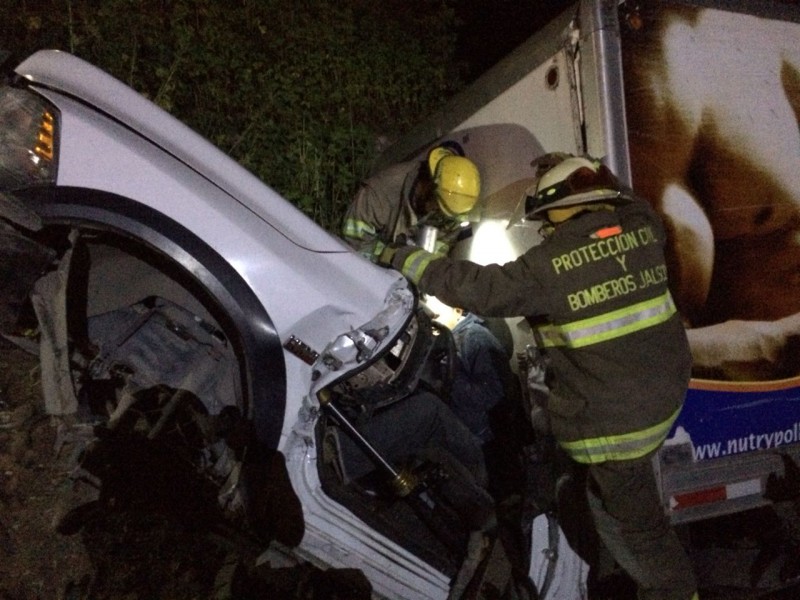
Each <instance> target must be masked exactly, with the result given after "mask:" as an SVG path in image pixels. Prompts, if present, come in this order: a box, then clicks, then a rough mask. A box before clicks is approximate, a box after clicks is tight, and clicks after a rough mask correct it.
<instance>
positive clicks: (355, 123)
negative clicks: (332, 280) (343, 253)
mask: <svg viewBox="0 0 800 600" xmlns="http://www.w3.org/2000/svg"><path fill="white" fill-rule="evenodd" d="M5 8H6V10H5V11H4V12H5V15H6V18H5V20H6V22H5V23H4V29H5V34H4V36H3V38H4V39H3V42H2V45H3V46H4V47H5V48H6V49H8V50H11V51H12V52H13V53H14V54H15V56H16V57H17V58H20V59H21V58H23V57H24V56H25V55H27V54H29V53H31V52H33V51H35V50H38V49H42V48H57V49H61V50H65V51H68V52H71V53H73V54H75V55H76V56H79V57H81V58H83V59H85V60H87V61H89V62H91V63H93V64H95V65H97V66H99V67H100V68H102V69H104V70H106V71H108V72H109V73H111V74H112V75H114V76H115V77H117V78H119V79H120V80H122V81H124V82H125V83H127V84H128V85H130V86H131V87H133V88H134V89H136V90H137V91H139V92H140V93H142V94H143V95H145V96H146V97H148V98H150V99H151V100H153V101H154V102H156V103H157V104H159V105H160V106H161V107H163V108H165V109H166V110H168V111H169V112H171V113H172V114H173V115H175V116H176V117H178V118H179V119H181V120H182V121H184V122H186V123H187V124H188V125H190V126H191V127H192V128H194V129H196V130H197V131H198V132H200V133H201V134H203V135H204V136H205V137H207V138H209V139H210V140H211V141H212V142H213V143H215V144H216V145H217V146H219V147H220V148H222V149H223V150H224V151H225V152H227V153H228V154H230V155H231V156H232V157H233V158H234V159H236V160H237V161H239V162H240V163H241V164H243V165H244V166H245V167H247V168H248V169H250V170H251V171H253V172H254V173H255V174H256V175H258V176H259V177H260V178H261V179H263V180H264V181H265V182H267V183H268V184H270V185H271V186H272V187H273V188H275V189H276V190H277V191H278V192H280V193H281V194H282V195H284V196H285V197H286V198H287V199H289V200H290V201H291V202H293V203H294V204H295V205H297V206H298V207H299V208H300V209H301V210H303V211H304V212H305V213H306V214H308V215H310V216H311V217H312V218H314V219H315V220H316V221H317V222H318V223H319V224H320V225H322V226H323V227H325V228H327V229H330V230H333V231H337V230H338V226H339V221H340V219H341V216H342V214H343V212H344V210H345V209H346V207H347V204H348V203H349V201H350V199H351V198H352V196H353V194H354V192H355V189H356V187H357V185H358V182H359V180H360V179H361V178H363V177H364V176H365V175H366V174H367V173H368V172H369V169H370V165H371V162H372V160H373V159H374V157H375V156H376V155H377V154H378V152H379V151H380V149H381V148H382V146H383V145H384V144H386V143H387V142H391V141H393V140H394V139H396V138H397V136H399V135H401V134H402V133H403V132H405V131H406V130H407V129H408V128H409V127H410V126H411V125H413V124H414V123H416V122H418V121H419V120H420V119H421V118H423V117H424V116H425V115H427V114H428V113H430V112H431V111H432V110H434V109H436V108H438V107H439V106H440V105H441V104H442V103H443V102H444V101H445V100H446V99H447V98H449V97H450V96H451V95H452V94H453V93H454V92H455V91H456V90H457V89H458V88H459V87H460V77H459V75H458V69H457V68H456V66H455V63H454V53H455V41H456V40H455V31H456V16H455V13H454V11H453V10H452V8H451V7H450V6H449V5H448V4H447V3H446V2H443V1H442V0H413V1H408V0H406V1H400V0H382V1H381V2H374V1H371V0H338V1H337V2H323V1H321V0H232V1H226V2H221V1H219V0H102V1H100V0H51V1H47V2H30V1H29V0H28V1H26V0H5Z"/></svg>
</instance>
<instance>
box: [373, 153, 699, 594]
mask: <svg viewBox="0 0 800 600" xmlns="http://www.w3.org/2000/svg"><path fill="white" fill-rule="evenodd" d="M543 164H545V168H544V169H543V173H541V174H540V176H539V178H538V180H537V183H536V185H535V186H534V187H533V189H532V190H530V195H528V196H527V198H526V201H525V202H526V207H527V215H528V218H532V219H537V220H538V219H541V220H543V221H545V224H546V228H545V231H546V232H547V234H546V237H545V239H544V241H543V242H542V243H541V244H539V245H537V246H534V247H533V248H531V249H529V250H528V251H527V252H526V253H525V254H523V255H522V256H520V257H519V258H517V259H516V260H515V261H512V262H509V263H506V264H504V265H497V264H492V265H486V266H481V265H477V264H474V263H471V262H469V261H465V260H452V259H449V258H447V257H442V256H437V255H435V254H431V253H428V252H425V251H424V250H422V249H419V248H409V247H400V248H389V249H387V251H386V252H384V255H383V256H382V259H381V262H383V263H386V262H389V263H390V264H391V265H392V266H393V267H395V268H397V269H398V270H400V271H402V272H403V274H404V275H406V277H408V278H409V279H410V280H411V281H412V282H414V283H415V284H417V286H418V287H419V289H420V291H421V292H423V293H427V294H433V295H435V296H436V297H437V298H439V299H440V300H441V301H442V302H445V303H446V304H449V305H451V306H461V307H464V309H466V310H469V311H473V312H476V313H478V314H480V315H484V316H487V317H515V316H524V317H527V319H528V321H529V322H530V323H531V326H532V328H533V330H534V332H535V339H536V343H537V346H538V348H539V349H540V350H541V351H542V352H544V353H546V355H547V357H548V360H549V361H550V366H551V368H552V373H553V378H554V384H553V386H552V388H551V390H550V394H549V398H548V400H547V411H548V416H549V419H550V424H551V429H552V433H553V435H554V436H555V438H556V441H557V442H558V444H559V445H560V446H561V448H562V449H563V450H564V451H565V452H566V453H567V454H568V455H569V456H570V457H571V459H572V460H573V461H574V462H575V463H577V464H579V465H583V468H584V469H585V470H586V471H587V472H588V475H587V486H586V493H587V497H588V500H589V505H590V507H591V513H592V516H593V519H594V523H595V526H596V529H597V532H598V534H599V535H600V539H601V540H602V541H603V543H604V545H605V546H606V548H607V549H608V550H609V551H610V553H611V554H612V556H613V557H614V559H616V561H617V563H618V564H619V565H620V566H621V567H622V568H624V569H625V570H626V571H627V573H628V574H629V575H630V576H631V577H632V578H633V579H634V580H635V581H636V582H637V584H638V587H639V598H640V600H656V599H658V600H690V599H693V598H696V597H697V596H696V583H695V579H694V577H693V575H692V568H691V564H690V563H689V560H688V558H687V555H686V553H685V551H684V549H683V547H682V546H681V544H680V542H679V540H678V538H677V537H676V535H675V533H674V531H673V529H672V528H671V526H670V523H669V521H668V520H667V518H666V517H665V513H664V510H663V507H662V506H661V503H660V499H659V495H658V492H657V487H656V481H655V476H654V473H653V469H652V463H651V458H652V456H653V453H654V452H656V451H657V450H658V448H659V447H660V446H661V445H662V443H663V442H664V440H665V439H666V437H667V435H668V433H669V431H670V428H671V427H672V424H673V423H674V421H675V419H676V418H677V416H678V414H679V412H680V410H681V407H682V406H683V400H684V396H685V393H686V388H687V385H688V381H689V376H690V370H691V356H690V352H689V345H688V342H687V338H686V332H685V330H684V327H683V324H682V320H681V317H680V315H679V314H678V312H677V310H676V307H675V304H674V302H673V299H672V296H671V295H670V291H669V287H668V274H667V269H666V266H665V260H664V244H665V239H666V233H665V230H664V227H663V225H662V223H661V221H660V220H659V218H658V217H657V215H656V214H655V213H654V212H653V210H652V208H651V207H650V205H649V203H648V202H646V201H644V200H642V199H640V198H638V197H636V196H635V195H634V194H633V193H632V191H631V190H628V189H627V188H624V187H623V186H621V185H620V183H619V182H618V181H617V178H616V177H615V176H614V175H613V174H612V173H611V172H610V171H609V170H608V169H607V168H606V167H605V166H604V165H603V164H602V163H601V162H600V161H597V160H595V159H593V158H590V157H585V156H571V155H558V156H556V160H554V161H551V162H549V163H548V162H547V161H544V163H543Z"/></svg>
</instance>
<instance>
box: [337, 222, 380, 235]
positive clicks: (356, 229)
mask: <svg viewBox="0 0 800 600" xmlns="http://www.w3.org/2000/svg"><path fill="white" fill-rule="evenodd" d="M342 235H344V237H348V238H353V239H355V240H363V239H364V238H366V237H371V236H374V235H375V227H373V226H372V225H370V224H369V223H367V222H366V221H359V220H358V219H347V220H346V221H345V222H344V227H343V228H342Z"/></svg>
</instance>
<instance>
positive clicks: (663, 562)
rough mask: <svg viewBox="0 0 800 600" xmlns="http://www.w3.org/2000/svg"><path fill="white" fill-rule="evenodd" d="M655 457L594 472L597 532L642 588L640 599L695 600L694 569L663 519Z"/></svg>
mask: <svg viewBox="0 0 800 600" xmlns="http://www.w3.org/2000/svg"><path fill="white" fill-rule="evenodd" d="M651 459H652V454H649V455H647V456H644V457H641V458H638V459H634V460H626V461H609V462H605V463H601V464H595V465H591V466H590V467H589V477H588V478H587V495H588V501H589V507H590V509H591V513H592V516H593V518H594V522H595V526H596V528H597V532H598V534H599V535H600V538H601V540H602V541H603V543H604V545H605V546H606V548H607V549H608V550H609V552H610V553H611V555H612V556H613V557H614V559H615V560H616V561H617V563H619V565H620V566H621V567H622V568H623V569H625V571H626V572H627V573H628V575H630V576H631V578H633V580H634V581H636V583H637V584H638V586H639V593H638V597H639V600H690V599H691V598H695V597H696V596H695V592H696V590H697V584H696V581H695V578H694V575H693V572H692V565H691V563H690V562H689V558H688V556H687V554H686V551H685V550H684V548H683V546H682V545H681V543H680V540H678V536H677V535H676V534H675V531H674V530H673V528H672V526H671V524H670V522H669V519H668V518H667V516H666V515H665V514H664V511H663V509H662V507H661V502H660V500H659V496H658V489H657V487H656V481H655V475H654V473H653V467H652V462H651Z"/></svg>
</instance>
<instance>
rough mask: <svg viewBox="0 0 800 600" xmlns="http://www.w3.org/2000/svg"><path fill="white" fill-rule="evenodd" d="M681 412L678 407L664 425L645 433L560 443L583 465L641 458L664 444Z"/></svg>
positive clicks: (655, 426)
mask: <svg viewBox="0 0 800 600" xmlns="http://www.w3.org/2000/svg"><path fill="white" fill-rule="evenodd" d="M680 412H681V409H680V407H678V409H677V410H676V411H675V412H674V413H672V415H670V416H669V417H668V418H667V419H665V420H664V421H662V422H661V423H658V424H656V425H653V426H652V427H648V428H647V429H643V430H641V431H635V432H633V433H623V434H620V435H608V436H600V437H596V438H589V439H585V440H577V441H572V442H561V441H560V442H559V444H560V445H561V447H562V448H564V450H566V451H567V453H568V454H569V455H570V456H571V457H572V458H573V459H574V460H576V461H577V462H579V463H583V464H596V463H602V462H606V461H608V460H630V459H633V458H639V457H640V456H644V455H646V454H648V453H650V452H652V451H653V450H655V449H656V448H658V447H659V446H660V445H661V443H662V442H663V441H664V440H665V439H666V437H667V434H669V430H670V428H671V427H672V424H673V423H674V422H675V419H677V418H678V414H680Z"/></svg>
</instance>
